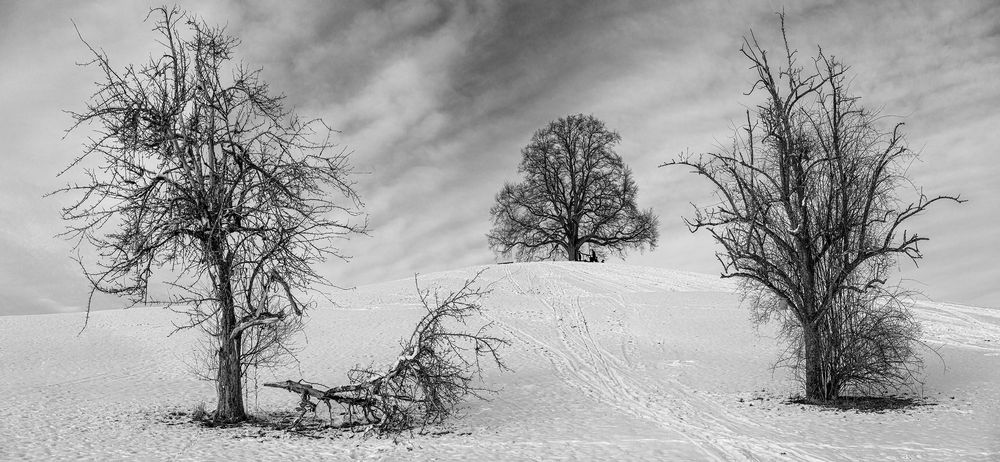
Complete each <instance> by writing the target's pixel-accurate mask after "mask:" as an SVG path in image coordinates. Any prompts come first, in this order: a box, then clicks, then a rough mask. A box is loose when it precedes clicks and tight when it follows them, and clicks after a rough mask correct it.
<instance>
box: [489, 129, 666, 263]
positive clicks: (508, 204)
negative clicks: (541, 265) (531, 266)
mask: <svg viewBox="0 0 1000 462" xmlns="http://www.w3.org/2000/svg"><path fill="white" fill-rule="evenodd" d="M619 142H621V136H619V135H618V133H615V132H613V131H609V130H608V129H607V128H606V127H605V126H604V122H601V121H600V120H598V119H596V118H594V117H593V116H589V115H588V116H585V115H582V114H579V115H571V116H568V117H565V118H560V119H559V120H556V121H554V122H552V123H550V124H549V125H548V126H547V127H545V128H543V129H541V130H538V131H537V132H535V135H534V136H533V137H532V138H531V142H530V143H529V144H528V145H527V146H526V147H525V148H524V149H522V150H521V156H522V158H521V164H520V167H519V168H518V171H519V172H520V173H523V174H524V181H522V182H520V183H506V184H504V187H503V189H501V190H500V192H499V193H497V196H496V204H495V205H494V206H493V207H492V208H491V209H490V215H492V216H493V229H492V231H490V233H489V234H487V238H488V239H489V244H490V248H491V249H493V250H494V251H495V252H498V253H502V254H510V253H512V252H513V253H515V254H516V256H517V257H518V258H520V259H526V260H530V259H533V258H542V259H551V258H554V257H556V256H563V257H565V258H566V259H568V260H571V261H578V260H580V258H581V252H582V251H583V249H582V248H583V246H584V245H588V246H590V248H591V249H594V248H595V247H599V248H602V249H606V250H608V251H611V252H615V253H618V254H624V252H625V250H626V249H630V248H641V247H643V246H644V245H648V246H649V247H650V248H652V247H655V246H656V239H657V236H658V235H659V231H658V230H657V218H656V216H655V215H653V211H652V209H647V210H643V211H640V210H639V208H638V207H637V206H636V203H635V201H636V195H637V192H638V188H637V187H636V185H635V181H634V180H633V179H632V172H631V170H629V168H628V167H627V166H626V165H625V164H624V162H622V158H621V156H619V155H618V154H617V153H616V152H615V151H614V147H615V145H617V144H618V143H619Z"/></svg>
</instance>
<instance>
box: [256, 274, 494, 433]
mask: <svg viewBox="0 0 1000 462" xmlns="http://www.w3.org/2000/svg"><path fill="white" fill-rule="evenodd" d="M480 274H482V272H480V273H478V274H476V276H475V277H473V278H471V279H469V280H466V281H465V283H464V284H463V285H462V287H461V288H460V289H458V290H457V291H454V292H450V293H448V294H447V295H444V296H441V295H440V294H439V293H438V292H437V291H435V292H434V293H433V295H432V294H431V291H429V290H421V289H420V287H419V285H418V287H417V292H418V293H419V294H420V302H421V304H422V305H423V307H424V309H426V310H427V313H426V314H425V315H424V316H423V318H421V320H420V322H418V323H417V325H416V327H415V328H414V330H413V333H412V334H410V337H409V338H408V339H405V340H404V341H402V342H401V345H402V352H401V353H400V354H399V356H398V357H397V358H396V361H395V362H394V363H393V364H392V366H390V367H388V368H387V369H384V370H381V369H377V368H374V367H358V368H356V369H354V370H352V371H351V372H350V373H348V381H349V382H350V383H349V384H348V385H342V386H337V387H333V388H328V389H325V390H324V389H322V388H325V387H322V386H321V385H319V384H315V383H310V382H303V381H301V380H299V381H291V380H288V381H284V382H273V383H266V384H264V386H267V387H274V388H282V389H286V390H288V391H291V392H293V393H297V394H299V395H301V397H302V401H301V403H300V406H299V410H300V411H301V414H300V415H299V420H301V418H302V417H303V416H305V415H306V413H308V412H315V411H316V405H317V404H319V403H320V402H322V403H324V404H326V405H327V407H328V410H329V411H330V413H331V414H332V404H331V403H338V404H341V405H343V406H344V407H345V408H346V410H347V416H348V417H347V419H345V421H344V422H342V423H341V425H342V426H352V425H358V424H363V425H372V428H374V429H375V430H377V431H378V432H380V433H395V432H400V431H403V430H407V429H411V428H413V427H415V426H423V425H427V424H434V423H440V422H442V421H444V419H445V418H447V417H448V416H450V415H451V414H453V413H454V412H455V409H456V407H457V405H458V404H459V403H461V402H462V401H463V400H464V399H465V398H467V397H468V396H475V397H480V398H481V397H482V393H484V392H487V391H489V389H487V388H483V387H480V386H478V385H477V384H476V382H477V381H478V380H481V378H482V372H483V367H484V363H483V361H484V360H485V363H486V364H485V366H490V365H493V366H496V367H498V368H499V369H500V370H505V369H506V366H505V365H504V363H503V361H502V360H501V359H500V356H499V354H498V350H499V349H500V348H501V347H502V346H504V345H506V344H507V343H508V342H507V341H506V340H504V339H502V338H500V337H495V336H492V335H491V334H490V333H489V332H488V331H489V328H490V326H491V324H490V323H486V324H482V325H481V326H480V327H478V328H477V329H475V330H469V329H467V325H468V323H469V321H470V320H471V319H472V318H474V317H475V316H479V315H480V314H481V305H480V304H479V300H480V298H481V297H482V296H484V295H485V294H486V293H487V292H485V291H483V290H482V289H479V288H477V287H475V281H476V279H477V278H478V277H479V275H480ZM313 399H315V400H316V401H315V402H314V401H313ZM331 420H332V415H331ZM297 422H298V420H297V421H296V423H297Z"/></svg>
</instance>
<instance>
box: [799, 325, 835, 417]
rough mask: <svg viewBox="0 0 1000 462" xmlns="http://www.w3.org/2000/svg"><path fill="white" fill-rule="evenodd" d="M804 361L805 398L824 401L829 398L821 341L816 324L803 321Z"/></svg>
mask: <svg viewBox="0 0 1000 462" xmlns="http://www.w3.org/2000/svg"><path fill="white" fill-rule="evenodd" d="M802 335H803V341H804V346H805V361H806V367H805V371H806V399H808V400H815V401H826V400H828V399H830V398H831V396H829V393H828V391H829V390H828V387H827V383H826V382H827V381H826V378H825V377H824V374H823V370H824V367H823V357H824V355H823V341H822V338H821V336H820V334H819V329H818V327H817V326H815V325H812V323H805V325H803V326H802Z"/></svg>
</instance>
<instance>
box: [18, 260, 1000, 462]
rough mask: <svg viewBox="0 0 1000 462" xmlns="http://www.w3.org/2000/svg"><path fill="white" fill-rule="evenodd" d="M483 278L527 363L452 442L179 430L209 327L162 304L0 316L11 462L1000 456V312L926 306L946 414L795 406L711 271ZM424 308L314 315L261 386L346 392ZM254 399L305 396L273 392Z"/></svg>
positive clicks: (438, 281)
mask: <svg viewBox="0 0 1000 462" xmlns="http://www.w3.org/2000/svg"><path fill="white" fill-rule="evenodd" d="M477 269H478V268H468V269H463V270H456V271H450V272H443V273H435V274H430V275H425V276H421V285H422V286H424V287H429V286H433V285H439V286H442V287H444V288H449V287H455V286H457V285H458V284H460V283H461V282H462V281H463V280H464V279H465V278H467V277H469V276H471V275H472V274H474V273H475V271H476V270H477ZM482 280H483V282H484V283H491V282H492V283H493V292H492V294H491V295H490V296H489V297H488V298H487V299H485V300H484V304H485V312H486V315H487V317H488V318H489V319H490V320H492V321H494V322H495V323H496V324H495V325H496V328H497V329H498V331H499V332H500V333H501V334H503V335H504V336H506V337H507V338H509V339H510V340H511V341H512V345H511V346H510V347H509V348H508V349H507V350H506V358H507V360H508V362H509V364H510V366H511V367H512V368H513V369H514V372H512V373H496V372H495V371H494V372H493V373H490V374H489V376H488V377H487V380H488V382H489V384H490V385H491V386H493V387H496V388H498V389H499V390H500V391H499V393H498V394H497V395H496V396H495V397H494V398H493V399H492V400H491V401H472V402H469V403H468V404H467V405H466V406H465V408H464V410H463V413H464V417H462V418H461V419H459V420H457V421H456V422H455V423H454V424H452V425H450V426H448V427H447V428H443V429H438V430H437V431H446V432H447V433H445V434H442V435H436V436H429V435H414V436H412V437H407V438H404V439H401V440H399V441H396V442H394V441H392V440H388V439H372V438H369V439H364V440H362V439H361V438H359V437H357V436H342V437H339V438H323V439H310V438H305V437H298V436H289V435H286V434H282V433H278V432H262V431H260V430H258V429H254V428H235V429H224V430H219V429H214V430H211V429H204V428H198V427H195V426H192V425H186V424H175V422H172V421H171V419H170V418H169V417H168V413H170V412H172V411H190V410H191V409H192V408H193V407H194V406H195V405H197V404H198V403H202V402H204V403H206V404H208V407H209V408H211V407H212V402H213V399H214V392H213V388H212V386H211V384H210V383H207V382H201V381H198V380H197V379H195V378H194V377H193V376H192V375H191V373H190V372H189V366H188V363H190V362H191V350H192V348H194V347H195V346H196V345H197V343H198V342H197V339H198V336H197V335H195V334H194V333H180V334H177V335H174V336H172V337H167V334H168V333H170V331H171V325H170V322H171V320H172V319H177V318H176V317H175V315H173V314H172V313H170V312H167V311H164V310H161V309H153V308H141V309H132V310H126V311H100V312H95V313H93V315H92V316H91V320H90V326H89V327H88V328H87V329H86V330H85V331H84V332H83V333H82V334H81V335H79V336H77V332H78V331H79V330H80V327H81V326H82V322H83V315H82V314H69V315H45V316H11V317H0V371H2V372H3V373H2V375H0V460H18V459H37V460H62V459H80V460H224V459H225V460H260V459H264V458H267V459H272V460H300V459H317V458H320V457H330V458H332V459H334V460H337V459H343V460H349V459H362V460H490V459H492V460H580V459H591V460H1000V310H994V309H985V308H974V307H967V306H956V305H949V304H938V303H920V304H918V306H917V307H916V313H917V316H918V317H919V318H920V319H921V320H922V321H923V322H924V331H925V334H924V335H925V339H924V340H925V341H926V342H927V343H928V344H929V345H931V346H933V347H934V348H936V349H937V353H936V354H935V353H932V352H929V353H928V356H927V369H926V371H925V373H924V378H925V381H926V383H925V385H924V386H923V389H922V394H923V396H924V397H925V398H926V399H927V400H928V401H929V402H931V403H933V404H934V405H929V406H922V407H917V408H914V409H910V410H906V411H889V412H886V413H881V414H872V413H867V414H866V413H856V412H853V411H849V412H844V411H831V410H823V409H819V408H815V407H804V406H798V405H790V404H785V400H786V399H787V398H788V397H789V396H790V395H791V394H793V393H794V392H795V390H797V386H796V384H795V383H794V382H793V381H792V379H791V377H790V376H789V373H788V372H787V371H785V370H781V369H779V370H777V371H774V372H773V373H772V371H771V368H770V366H771V365H772V363H773V362H774V360H775V358H777V357H778V356H779V354H780V353H781V351H782V347H781V345H780V344H779V343H778V342H777V341H776V340H775V339H774V336H775V331H774V329H773V328H772V327H768V326H765V327H762V328H760V329H759V330H757V329H755V328H754V327H753V326H752V325H751V323H750V322H749V316H748V312H747V310H745V309H742V308H740V306H739V299H738V297H737V296H736V295H734V294H733V287H732V285H730V284H729V283H727V282H724V281H720V280H719V279H717V278H715V277H712V276H705V275H698V274H691V273H682V272H675V271H669V270H663V269H653V268H643V267H634V266H619V265H610V264H606V265H601V264H583V263H577V264H573V263H533V264H512V265H501V266H494V267H490V268H489V269H488V270H487V271H486V273H485V274H484V275H483V278H482ZM420 315H421V308H420V307H419V305H418V304H417V301H416V293H415V291H414V287H413V281H412V280H402V281H393V282H388V283H383V284H376V285H371V286H365V287H360V288H358V289H357V290H355V291H353V292H350V293H347V294H344V300H343V301H342V302H341V306H340V307H336V308H335V307H325V308H321V309H316V310H314V311H313V312H312V313H311V315H310V317H309V320H308V324H307V328H306V333H305V336H304V338H303V341H302V346H303V348H304V349H303V351H302V352H301V354H300V355H299V359H300V364H299V365H298V366H297V367H291V368H287V369H285V370H281V371H277V372H275V373H274V375H273V376H272V375H271V374H267V375H262V376H261V377H259V381H260V382H261V383H262V382H263V381H265V380H271V379H273V378H278V379H281V380H284V379H287V378H299V377H306V378H310V379H313V380H317V381H321V382H324V383H326V384H328V385H332V384H336V383H342V382H343V381H344V374H345V372H346V370H348V369H349V368H350V367H352V366H353V365H355V364H357V363H363V364H367V363H369V362H372V361H374V362H376V363H377V364H383V363H384V364H388V363H390V362H391V360H392V359H393V358H394V355H395V354H397V353H398V351H397V350H398V339H399V338H400V337H402V336H404V335H406V334H408V333H409V330H410V329H411V327H412V324H413V323H414V322H415V321H416V320H417V319H418V318H419V316H420ZM178 321H179V319H178ZM937 355H940V357H941V358H940V359H939V358H938V356H937ZM251 388H252V384H251ZM248 401H249V403H250V407H251V408H252V409H254V410H255V412H266V411H276V410H281V409H291V408H292V407H294V406H295V404H296V403H295V401H296V398H295V397H294V396H293V395H291V394H290V393H287V392H285V391H282V390H275V389H270V388H262V389H260V390H259V391H257V392H256V393H253V392H252V393H251V396H250V397H249V399H248Z"/></svg>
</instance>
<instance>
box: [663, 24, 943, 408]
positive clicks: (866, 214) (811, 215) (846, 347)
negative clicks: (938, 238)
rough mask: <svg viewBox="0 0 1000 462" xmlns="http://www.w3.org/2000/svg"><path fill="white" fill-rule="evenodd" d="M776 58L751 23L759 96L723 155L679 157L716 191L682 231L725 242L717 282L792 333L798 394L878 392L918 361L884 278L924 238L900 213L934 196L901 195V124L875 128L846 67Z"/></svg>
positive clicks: (906, 322) (904, 181)
mask: <svg viewBox="0 0 1000 462" xmlns="http://www.w3.org/2000/svg"><path fill="white" fill-rule="evenodd" d="M781 32H782V38H784V39H785V41H784V44H785V46H784V50H783V51H784V53H783V54H781V55H779V64H777V66H778V67H777V68H775V67H774V66H775V64H772V62H771V61H770V60H769V59H768V58H769V55H768V54H767V52H766V51H765V50H764V49H763V48H761V46H760V45H759V44H758V42H757V39H756V38H755V37H754V35H753V33H752V32H751V34H750V38H749V39H745V43H744V46H743V47H742V49H741V51H742V53H743V55H744V56H745V57H746V58H747V59H748V60H749V61H750V68H751V69H752V70H753V71H754V74H755V78H756V80H755V81H754V84H753V86H752V87H751V94H756V93H761V94H763V96H764V100H763V102H762V103H761V104H760V105H759V106H757V108H756V110H755V111H754V112H753V114H751V113H750V112H748V113H747V125H746V126H745V127H743V128H742V129H741V130H740V131H739V132H738V133H737V134H736V135H735V136H734V138H733V143H732V146H731V147H730V148H729V149H724V150H722V151H721V152H716V153H708V154H703V155H701V156H683V157H681V158H680V159H677V160H675V161H673V162H669V163H667V164H665V165H683V166H687V167H691V168H693V172H694V173H696V174H698V175H701V176H703V177H704V178H705V179H707V180H708V181H710V182H712V184H714V185H715V187H716V195H717V197H718V199H719V201H718V203H717V204H714V205H711V206H708V207H698V208H696V212H697V213H696V215H695V217H694V218H693V219H691V220H688V225H689V227H690V228H691V230H692V231H697V230H699V229H705V230H707V231H708V232H709V233H710V234H711V235H712V236H713V237H714V238H715V240H716V241H717V242H718V243H719V244H720V245H721V246H722V250H721V251H720V252H718V253H717V255H716V256H717V257H718V259H719V261H720V262H721V263H722V266H723V274H722V276H723V277H736V278H741V279H742V280H743V281H744V282H745V283H746V285H745V288H746V290H747V296H748V297H749V299H750V300H751V301H753V302H754V308H755V309H756V311H757V315H758V316H759V319H761V320H763V319H767V318H768V317H770V316H776V317H778V318H779V319H780V320H781V321H783V322H784V324H785V327H786V332H788V333H790V334H791V335H792V338H793V345H792V346H793V351H794V352H795V354H794V358H793V360H795V362H796V364H797V365H798V366H799V367H800V368H801V369H799V370H804V376H805V377H804V379H805V390H806V397H807V399H810V400H820V401H822V400H828V399H833V398H837V397H838V396H839V395H840V394H841V393H842V392H845V391H853V392H860V393H870V392H873V391H883V392H884V391H887V390H890V389H892V388H895V387H898V386H900V385H904V384H906V383H908V382H910V381H911V380H912V379H914V378H915V377H914V375H913V373H914V372H915V370H916V369H918V368H919V367H920V361H919V357H918V356H917V355H916V352H915V350H914V342H915V341H916V338H917V335H918V333H919V326H918V325H917V324H916V322H915V321H914V320H913V318H912V315H911V314H910V312H909V310H908V308H907V305H906V298H905V297H902V296H901V294H900V293H899V292H897V290H896V289H894V288H891V287H889V286H887V281H886V280H887V277H888V276H889V272H890V270H891V268H892V267H894V266H896V264H897V260H898V259H899V258H908V259H910V260H913V261H915V260H917V259H919V258H920V257H921V254H920V250H919V248H918V245H919V243H920V242H922V241H926V240H927V238H926V237H922V236H919V235H917V234H916V233H910V232H909V231H907V230H906V228H905V227H904V224H905V223H907V222H908V220H909V219H910V218H912V217H914V216H916V215H918V214H920V213H921V212H923V211H925V210H926V209H927V208H928V207H929V206H930V205H931V204H933V203H935V202H939V201H955V202H961V201H960V200H959V198H958V197H957V196H935V197H927V196H925V195H924V194H923V193H922V192H921V191H920V190H919V189H916V188H914V189H913V190H910V192H911V195H910V199H906V200H904V198H903V197H902V196H901V194H902V193H904V192H906V190H907V188H905V186H907V185H911V184H912V183H911V182H910V180H909V178H907V176H906V173H907V172H906V169H907V167H908V166H909V165H910V163H911V162H912V160H913V158H914V157H915V156H916V154H915V153H913V152H912V151H910V150H909V149H908V148H907V147H906V143H905V141H904V139H903V134H902V130H901V129H902V124H901V123H898V124H896V125H895V126H894V127H893V128H892V129H891V130H890V131H886V130H884V129H880V128H879V122H880V120H879V117H878V115H877V114H876V113H873V112H871V111H870V110H868V109H866V108H864V107H863V106H862V105H861V103H860V99H859V97H857V96H855V95H853V94H852V93H851V92H850V91H849V88H848V82H849V81H850V78H849V77H848V76H847V71H848V68H847V67H845V66H844V65H843V64H841V63H840V61H838V60H836V59H834V58H833V57H832V56H828V55H826V54H824V53H823V51H822V50H819V52H818V54H817V56H816V57H815V58H813V59H811V60H810V62H809V63H808V69H807V68H806V67H802V66H800V65H799V64H798V62H797V59H796V52H795V51H794V50H792V49H790V48H789V47H788V41H787V37H786V35H785V29H784V17H783V16H782V17H781Z"/></svg>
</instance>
